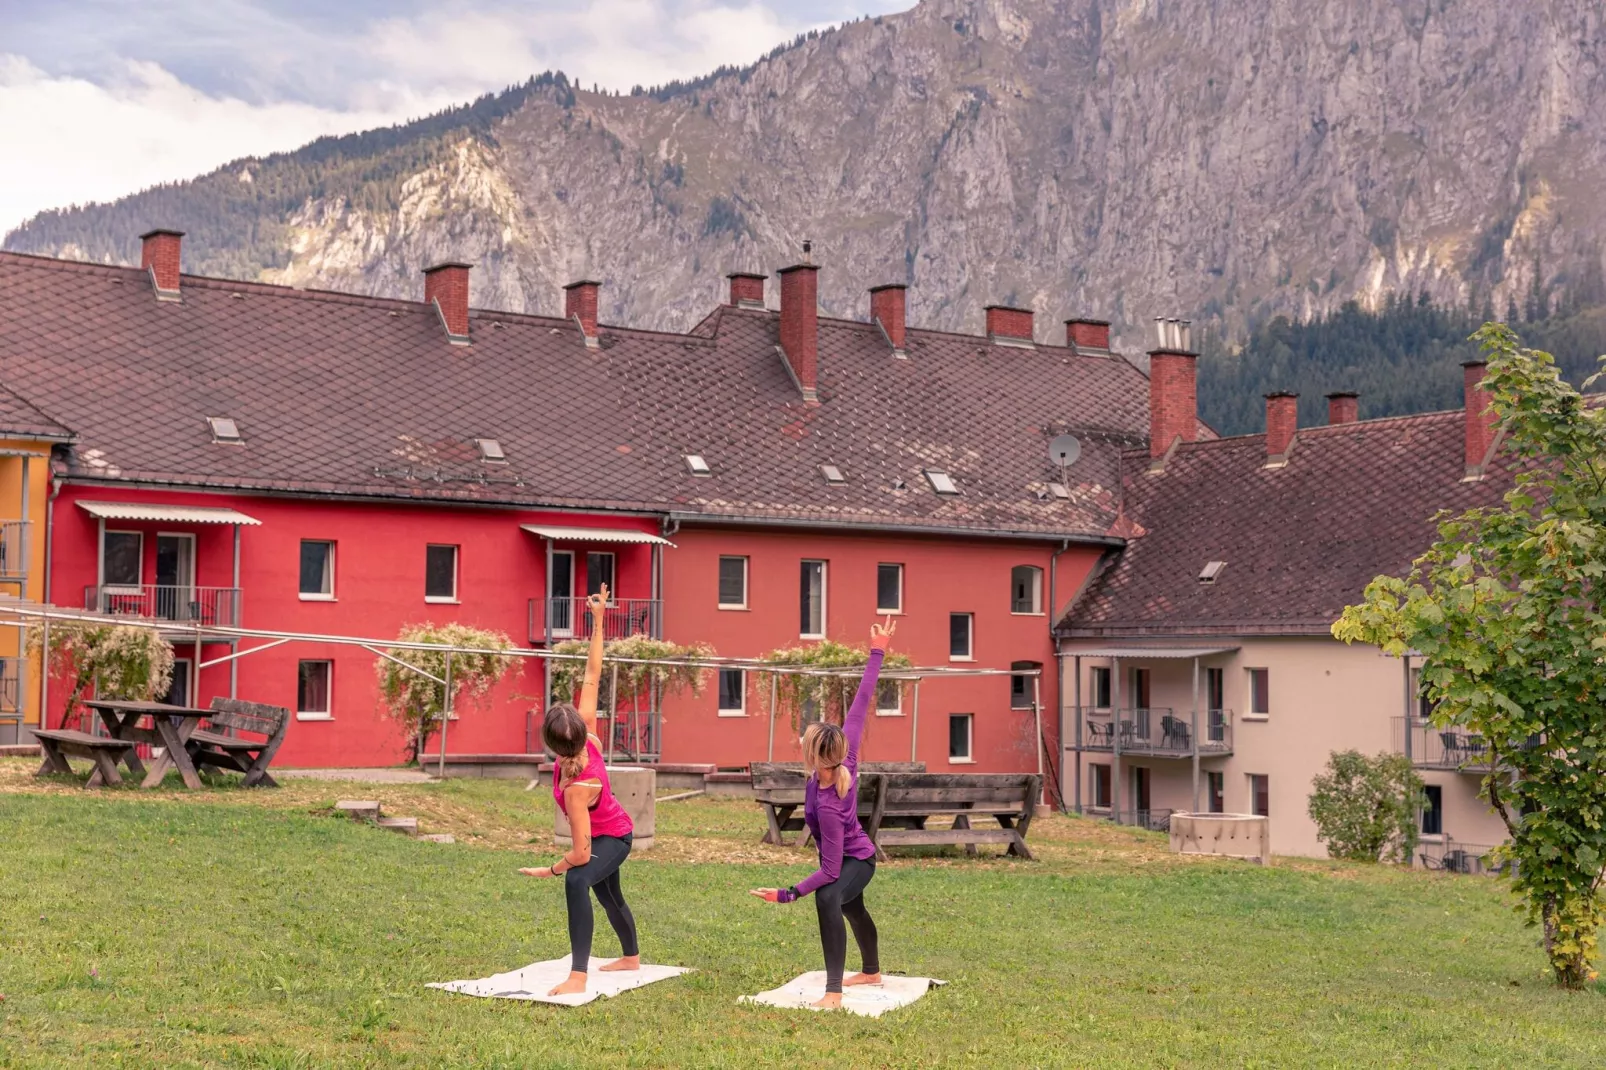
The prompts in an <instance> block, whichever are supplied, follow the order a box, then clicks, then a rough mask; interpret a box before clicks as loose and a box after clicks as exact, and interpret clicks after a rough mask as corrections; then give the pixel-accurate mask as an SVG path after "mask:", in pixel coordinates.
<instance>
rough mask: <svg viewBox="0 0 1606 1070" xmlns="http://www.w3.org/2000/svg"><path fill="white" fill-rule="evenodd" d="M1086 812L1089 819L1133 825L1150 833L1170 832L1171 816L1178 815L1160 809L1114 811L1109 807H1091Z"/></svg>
mask: <svg viewBox="0 0 1606 1070" xmlns="http://www.w3.org/2000/svg"><path fill="white" fill-rule="evenodd" d="M1085 812H1086V813H1087V815H1088V816H1089V817H1102V818H1104V819H1105V820H1106V821H1114V822H1115V823H1116V824H1118V825H1132V826H1134V827H1135V828H1141V829H1148V830H1149V831H1150V832H1170V831H1171V815H1172V814H1174V813H1176V811H1175V810H1160V809H1149V810H1114V811H1112V810H1111V809H1110V808H1109V807H1108V806H1090V807H1088V808H1087V810H1086V811H1085Z"/></svg>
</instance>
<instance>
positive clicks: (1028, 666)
mask: <svg viewBox="0 0 1606 1070" xmlns="http://www.w3.org/2000/svg"><path fill="white" fill-rule="evenodd" d="M1022 666H1025V667H1024V668H1022ZM1042 671H1043V663H1042V662H1040V661H1015V662H1010V665H1009V708H1010V709H1011V710H1014V711H1015V712H1017V713H1019V712H1020V711H1021V710H1030V709H1033V708H1034V707H1035V706H1036V705H1037V703H1036V702H1034V701H1033V700H1034V699H1035V698H1037V697H1038V695H1037V693H1036V692H1035V691H1034V689H1033V687H1032V681H1034V680H1040V679H1042V676H1041V673H1042ZM1032 672H1035V673H1038V674H1039V675H1038V676H1028V675H1026V674H1027V673H1032ZM1016 680H1024V681H1025V682H1026V694H1025V698H1026V705H1024V706H1017V705H1015V681H1016Z"/></svg>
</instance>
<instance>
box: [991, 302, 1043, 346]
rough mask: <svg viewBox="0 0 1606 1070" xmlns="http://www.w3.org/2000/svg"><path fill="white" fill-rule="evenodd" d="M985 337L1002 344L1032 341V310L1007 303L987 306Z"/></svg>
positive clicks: (1028, 342) (1028, 343) (1029, 342)
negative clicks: (1010, 305)
mask: <svg viewBox="0 0 1606 1070" xmlns="http://www.w3.org/2000/svg"><path fill="white" fill-rule="evenodd" d="M987 338H988V340H989V341H991V342H1001V343H1003V344H1004V345H1011V344H1017V345H1018V344H1020V343H1022V342H1024V343H1026V344H1027V345H1030V344H1031V341H1032V310H1031V309H1029V308H1011V307H1009V306H1008V305H988V306H987Z"/></svg>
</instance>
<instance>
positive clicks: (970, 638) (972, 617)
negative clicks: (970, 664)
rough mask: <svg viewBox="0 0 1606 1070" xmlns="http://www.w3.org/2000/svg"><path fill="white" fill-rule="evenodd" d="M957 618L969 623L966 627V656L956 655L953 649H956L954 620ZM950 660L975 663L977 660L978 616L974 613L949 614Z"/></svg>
mask: <svg viewBox="0 0 1606 1070" xmlns="http://www.w3.org/2000/svg"><path fill="white" fill-rule="evenodd" d="M955 617H964V618H965V619H966V621H968V622H969V623H967V624H966V626H965V638H966V640H967V641H966V643H965V648H966V650H967V651H968V652H967V653H964V654H955V653H954V652H953V649H954V640H953V635H954V618H955ZM948 660H949V661H975V660H976V614H974V613H950V614H948Z"/></svg>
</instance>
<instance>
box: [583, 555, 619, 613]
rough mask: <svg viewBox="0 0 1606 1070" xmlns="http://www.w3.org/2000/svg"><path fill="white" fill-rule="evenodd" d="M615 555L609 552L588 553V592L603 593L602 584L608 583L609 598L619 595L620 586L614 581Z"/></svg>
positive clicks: (591, 593)
mask: <svg viewBox="0 0 1606 1070" xmlns="http://www.w3.org/2000/svg"><path fill="white" fill-rule="evenodd" d="M613 565H614V556H613V555H612V554H608V553H589V554H586V594H587V595H593V594H601V593H602V585H603V584H605V583H606V584H607V585H608V600H609V601H613V600H615V599H617V598H618V597H619V588H618V587H616V586H614V582H613Z"/></svg>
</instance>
